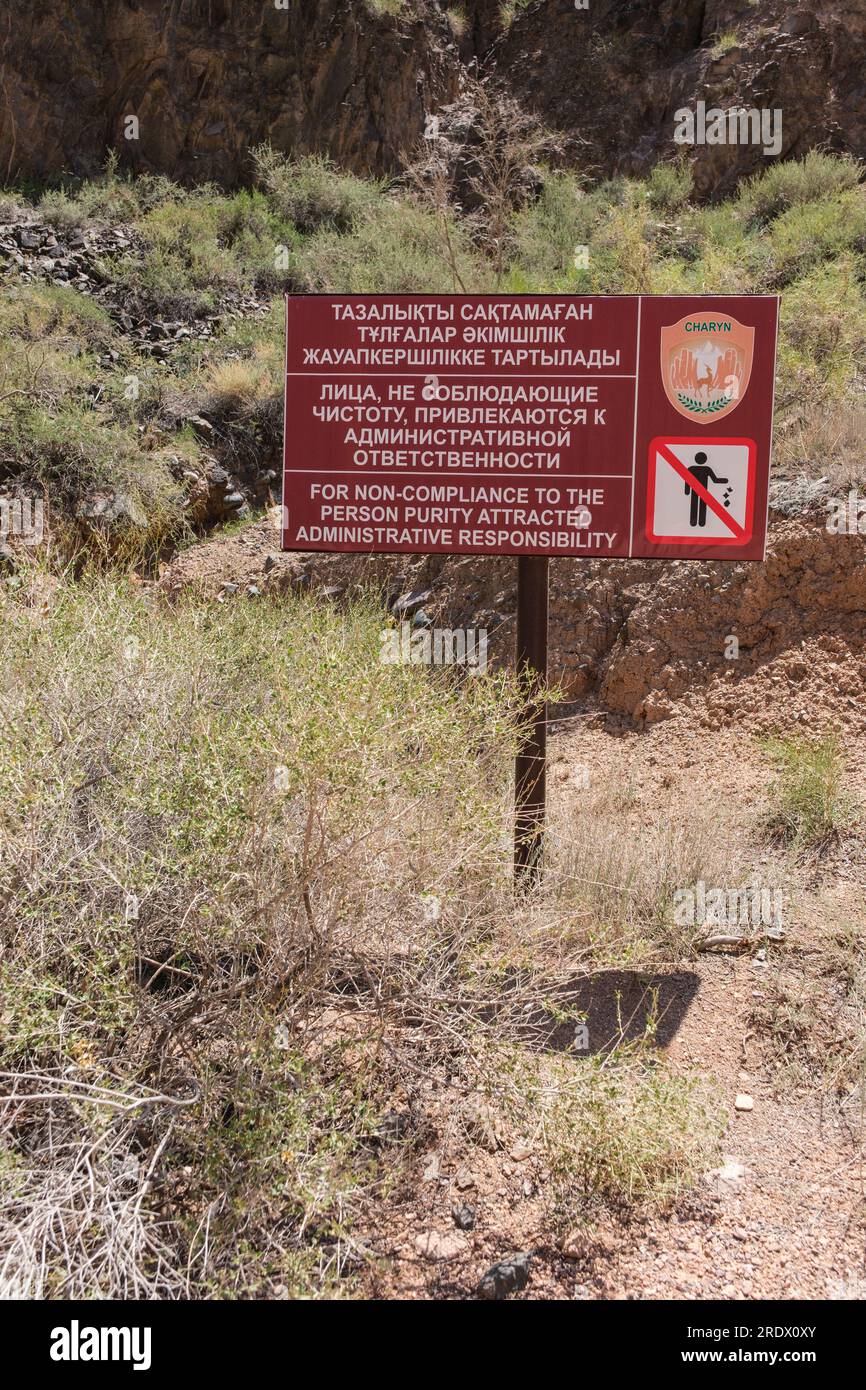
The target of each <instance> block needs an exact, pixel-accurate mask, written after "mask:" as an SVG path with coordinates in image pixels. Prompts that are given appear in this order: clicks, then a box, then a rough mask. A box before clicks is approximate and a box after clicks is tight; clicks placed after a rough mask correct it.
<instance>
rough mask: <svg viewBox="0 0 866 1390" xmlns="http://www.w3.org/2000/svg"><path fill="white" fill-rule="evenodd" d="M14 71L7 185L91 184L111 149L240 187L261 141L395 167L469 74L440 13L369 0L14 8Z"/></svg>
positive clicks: (67, 1)
mask: <svg viewBox="0 0 866 1390" xmlns="http://www.w3.org/2000/svg"><path fill="white" fill-rule="evenodd" d="M0 62H2V80H0V176H2V178H3V180H4V181H5V182H12V181H14V180H16V179H23V178H37V179H53V178H56V177H57V176H58V175H60V174H61V173H63V172H64V171H70V170H71V171H74V172H81V173H88V172H92V171H93V170H94V169H96V168H97V167H99V166H100V165H101V164H102V163H103V161H104V159H105V155H106V151H107V150H110V149H111V150H116V151H117V152H118V153H119V154H120V155H121V158H122V162H123V163H124V165H128V166H129V167H131V168H132V169H135V170H139V171H144V170H151V171H153V170H156V171H159V172H162V173H165V174H168V175H170V176H171V177H173V178H177V179H180V180H190V181H200V180H205V179H216V180H218V181H220V182H221V183H223V184H225V185H228V186H231V185H233V184H237V183H242V182H244V181H248V180H249V178H250V175H251V166H250V160H249V152H250V149H251V148H252V147H254V146H255V145H256V144H259V143H261V142H263V141H270V142H271V143H272V144H273V145H274V147H275V148H277V149H279V150H281V151H295V152H299V153H308V152H315V151H321V152H326V153H327V154H329V155H331V156H332V157H333V158H334V159H335V160H337V161H338V162H340V163H341V164H344V165H346V166H347V167H351V168H353V169H356V170H359V171H365V172H366V171H370V170H376V171H382V170H388V169H393V168H395V167H397V166H398V165H399V164H400V162H401V154H402V152H403V151H404V150H405V149H407V148H408V147H410V146H413V145H414V144H415V143H416V141H417V140H418V138H419V137H420V135H421V133H422V131H423V129H424V123H425V116H426V113H428V112H429V111H431V110H432V109H434V108H435V107H436V106H439V105H441V104H442V103H444V102H447V101H450V100H453V99H454V97H455V96H456V94H457V90H458V81H459V70H460V63H459V57H458V53H457V48H456V45H455V42H454V35H453V32H452V30H451V26H450V25H449V24H448V22H447V20H446V18H445V16H444V14H443V12H442V10H441V8H440V7H439V6H438V5H437V4H435V3H432V0H406V3H405V4H404V6H403V7H402V9H401V11H400V13H399V15H396V16H394V15H390V14H388V13H378V12H376V7H375V6H374V5H373V4H367V3H365V0H285V3H284V4H281V5H280V7H279V8H278V7H277V5H276V4H275V3H274V0H76V3H74V4H73V3H71V0H58V3H57V4H54V5H50V6H39V5H33V4H31V2H30V0H7V3H6V4H5V5H4V7H3V15H2V17H0ZM129 117H135V118H136V119H137V122H138V127H137V131H136V129H135V127H134V126H133V125H131V124H130V123H129V121H128V118H129ZM131 132H132V133H133V134H137V138H128V137H129V135H130V133H131Z"/></svg>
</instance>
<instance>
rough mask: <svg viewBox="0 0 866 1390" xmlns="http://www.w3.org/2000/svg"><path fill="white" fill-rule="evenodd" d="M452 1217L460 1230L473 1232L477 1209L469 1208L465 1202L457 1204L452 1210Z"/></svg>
mask: <svg viewBox="0 0 866 1390" xmlns="http://www.w3.org/2000/svg"><path fill="white" fill-rule="evenodd" d="M451 1215H452V1216H453V1218H454V1225H455V1226H456V1227H457V1228H458V1230H461V1231H471V1230H472V1227H473V1226H474V1225H475V1208H474V1207H470V1206H467V1205H466V1203H465V1202H457V1203H455V1205H454V1206H453V1207H452V1208H451Z"/></svg>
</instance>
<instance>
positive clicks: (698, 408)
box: [677, 391, 731, 415]
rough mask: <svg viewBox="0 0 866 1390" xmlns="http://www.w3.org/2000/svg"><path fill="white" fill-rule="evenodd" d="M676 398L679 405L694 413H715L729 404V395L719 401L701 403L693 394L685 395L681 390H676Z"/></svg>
mask: <svg viewBox="0 0 866 1390" xmlns="http://www.w3.org/2000/svg"><path fill="white" fill-rule="evenodd" d="M677 400H678V401H679V403H680V405H684V406H685V408H686V410H691V411H692V412H693V413H694V414H695V415H715V414H716V413H717V412H718V411H719V410H725V409H726V408H727V407H728V406H729V405H730V404H731V397H730V396H728V397H727V398H724V397H723V398H722V400H720V401H710V403H709V405H701V403H700V401H696V400H695V398H694V396H685V395H683V393H682V391H678V392H677Z"/></svg>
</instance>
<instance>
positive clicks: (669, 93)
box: [486, 0, 866, 196]
mask: <svg viewBox="0 0 866 1390" xmlns="http://www.w3.org/2000/svg"><path fill="white" fill-rule="evenodd" d="M864 53H866V0H831V2H830V3H824V4H821V5H814V4H813V3H812V0H795V2H794V3H790V0H785V3H782V2H781V0H762V3H761V4H760V5H757V6H756V5H753V4H751V3H749V0H661V3H658V0H591V4H589V6H588V7H587V8H585V9H578V8H576V6H575V4H574V0H538V2H537V3H535V4H532V5H530V6H529V7H528V8H527V9H526V10H524V11H522V12H521V13H520V14H519V15H518V16H517V18H516V19H515V21H514V23H513V24H512V25H511V27H510V28H509V29H508V31H507V33H505V34H504V35H503V36H502V37H501V38H500V39H499V40H498V41H497V42H496V43H495V44H494V45H493V47H492V49H491V50H490V52H489V54H488V55H487V59H486V66H487V70H488V71H490V72H493V73H495V74H496V76H497V77H498V78H499V79H500V80H501V81H502V82H503V83H504V84H505V85H506V86H507V87H508V88H509V90H510V91H511V92H512V93H513V94H514V95H516V96H518V97H519V98H520V99H521V101H522V102H523V103H524V105H525V106H527V107H528V108H529V109H531V110H532V111H534V112H535V113H537V114H538V115H539V116H540V117H541V118H542V119H543V120H544V122H545V123H546V124H547V125H548V126H549V127H550V128H552V129H555V130H558V131H562V132H564V133H565V134H567V135H569V136H571V137H572V144H571V151H570V153H571V157H572V159H573V160H575V161H576V162H578V163H581V164H582V165H584V166H585V167H586V168H587V169H588V170H592V171H594V172H595V173H597V174H602V175H604V176H609V175H610V174H613V173H627V174H646V173H647V172H648V171H649V170H650V169H651V168H652V167H653V165H655V164H656V163H657V162H659V161H660V160H670V159H673V158H674V157H675V156H677V155H678V154H683V153H685V154H686V155H687V156H688V158H689V161H690V163H691V164H692V170H693V174H694V178H695V186H696V189H697V192H698V193H699V194H701V195H704V196H711V195H712V196H722V195H725V194H727V193H729V192H730V191H731V189H732V188H733V187H734V186H735V185H736V183H737V180H738V179H739V178H741V177H742V176H743V175H745V174H750V173H753V172H757V171H758V170H759V169H764V168H766V165H767V157H766V156H765V154H764V153H763V150H762V148H761V147H760V146H757V145H753V144H733V145H708V144H704V145H696V146H694V147H693V148H689V147H685V146H682V145H677V144H675V142H674V139H673V135H674V129H675V120H674V113H675V112H676V111H677V110H679V109H680V108H682V107H689V108H691V109H694V108H695V106H696V103H697V102H698V101H699V100H700V101H704V102H706V105H707V107H720V108H722V109H724V110H728V109H730V108H731V107H733V106H745V107H747V108H752V107H754V108H766V109H768V110H780V111H781V112H782V138H781V148H780V150H779V157H781V158H795V157H799V156H801V155H803V154H804V153H805V152H806V151H807V150H809V149H811V148H813V147H815V146H824V147H827V148H829V149H833V150H838V151H850V152H852V153H854V154H856V155H858V156H863V155H866V101H864V89H863V77H862V73H863V58H864ZM581 142H586V143H584V144H582V143H581Z"/></svg>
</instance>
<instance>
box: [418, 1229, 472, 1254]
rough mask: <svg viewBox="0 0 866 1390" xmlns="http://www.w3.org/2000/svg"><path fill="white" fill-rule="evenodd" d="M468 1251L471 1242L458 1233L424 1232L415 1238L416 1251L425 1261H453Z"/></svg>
mask: <svg viewBox="0 0 866 1390" xmlns="http://www.w3.org/2000/svg"><path fill="white" fill-rule="evenodd" d="M468 1249H469V1241H468V1240H467V1239H466V1237H465V1236H463V1235H460V1234H459V1233H458V1232H457V1231H447V1232H445V1233H443V1232H442V1231H423V1232H422V1233H421V1235H419V1236H416V1237H415V1250H416V1252H417V1253H418V1254H419V1255H421V1256H422V1258H423V1259H425V1260H434V1261H439V1260H453V1259H456V1258H457V1256H458V1255H465V1254H466V1252H467V1251H468Z"/></svg>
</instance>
